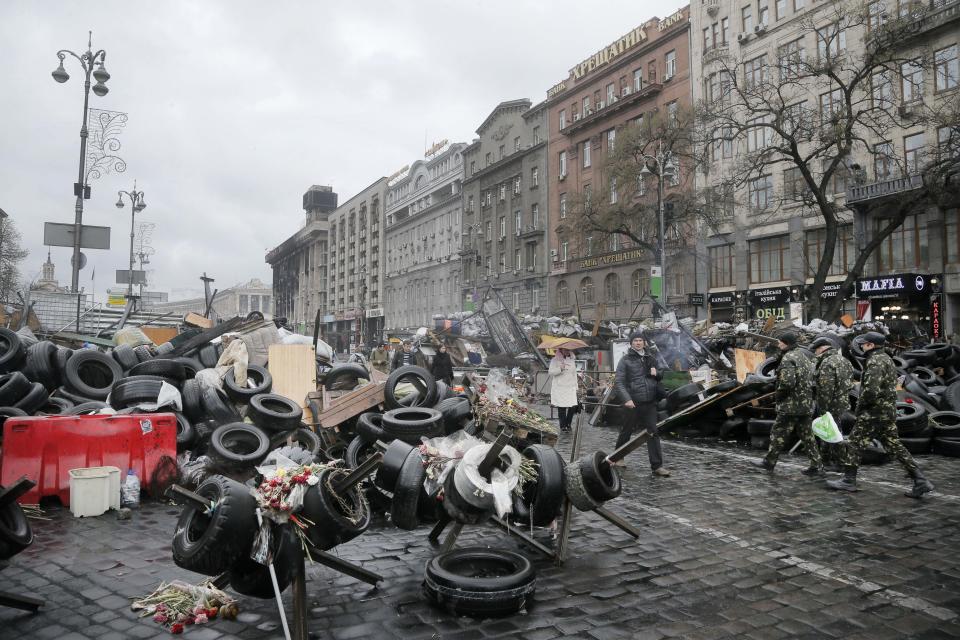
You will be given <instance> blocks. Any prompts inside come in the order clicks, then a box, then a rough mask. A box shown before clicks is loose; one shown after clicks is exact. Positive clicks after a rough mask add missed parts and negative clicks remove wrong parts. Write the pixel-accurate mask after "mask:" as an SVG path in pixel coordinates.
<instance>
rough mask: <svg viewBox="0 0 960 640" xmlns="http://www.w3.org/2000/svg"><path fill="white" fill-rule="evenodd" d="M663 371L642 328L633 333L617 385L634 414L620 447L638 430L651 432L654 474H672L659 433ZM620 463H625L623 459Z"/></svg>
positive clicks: (622, 430)
mask: <svg viewBox="0 0 960 640" xmlns="http://www.w3.org/2000/svg"><path fill="white" fill-rule="evenodd" d="M662 379H663V374H662V373H660V372H659V371H657V361H656V358H655V357H654V355H653V353H652V350H651V348H649V347H648V346H647V340H646V338H645V337H644V335H643V332H642V331H634V332H633V333H631V334H630V348H629V349H628V350H627V352H626V353H625V354H624V355H623V357H622V358H620V363H619V364H618V365H617V374H616V377H615V378H614V388H615V389H616V391H617V393H618V394H619V396H620V399H621V400H623V399H626V402H625V403H624V404H623V406H624V407H626V408H627V409H630V410H631V411H630V415H629V416H628V417H627V418H626V419H624V421H623V425H622V426H621V427H620V436H619V437H618V438H617V444H616V448H617V449H619V448H620V447H622V446H623V445H625V444H626V443H627V442H628V441H629V440H630V436H631V435H632V434H633V432H634V431H635V430H637V429H644V430H646V431H647V432H649V433H650V434H651V435H650V439H649V440H647V455H648V457H649V458H650V468H651V469H652V471H653V475H655V476H661V477H669V476H670V472H669V471H667V470H666V469H664V468H663V446H662V445H661V443H660V436H659V435H658V434H657V400H658V397H657V396H658V394H659V388H660V380H662ZM619 464H623V463H622V462H621V463H619Z"/></svg>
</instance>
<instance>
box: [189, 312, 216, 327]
mask: <svg viewBox="0 0 960 640" xmlns="http://www.w3.org/2000/svg"><path fill="white" fill-rule="evenodd" d="M183 323H184V324H189V325H192V326H194V327H200V328H201V329H212V328H213V324H214V322H213V320H212V319H211V318H204V317H203V316H202V315H200V314H199V313H194V312H193V311H191V312H190V313H188V314H187V315H186V316H184V318H183Z"/></svg>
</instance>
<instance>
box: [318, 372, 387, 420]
mask: <svg viewBox="0 0 960 640" xmlns="http://www.w3.org/2000/svg"><path fill="white" fill-rule="evenodd" d="M386 386H387V385H385V384H384V383H382V382H380V383H370V384H365V385H363V386H362V387H358V388H356V389H354V390H353V391H351V392H349V393H347V394H346V395H343V396H340V397H339V398H337V401H336V403H335V404H333V406H330V407H329V408H324V410H323V411H321V412H320V415H319V416H318V420H317V421H318V422H319V423H320V427H322V428H324V429H329V428H332V427H336V426H337V425H339V424H342V423H344V422H346V421H347V420H349V419H350V418H353V417H354V416H358V415H360V414H361V413H363V412H365V411H368V410H370V409H372V408H374V407H376V406H377V405H380V404H383V390H384V389H385V388H386Z"/></svg>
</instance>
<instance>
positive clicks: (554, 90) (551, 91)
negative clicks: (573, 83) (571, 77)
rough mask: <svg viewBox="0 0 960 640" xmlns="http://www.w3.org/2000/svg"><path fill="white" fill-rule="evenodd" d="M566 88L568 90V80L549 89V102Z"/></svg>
mask: <svg viewBox="0 0 960 640" xmlns="http://www.w3.org/2000/svg"><path fill="white" fill-rule="evenodd" d="M566 88H567V82H566V80H564V81H563V82H558V83H557V84H555V85H553V86H552V87H550V88H549V89H547V100H549V99H550V98H552V97H553V96H555V95H557V94H558V93H560V92H562V91H563V90H564V89H566Z"/></svg>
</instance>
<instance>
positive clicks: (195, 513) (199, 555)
mask: <svg viewBox="0 0 960 640" xmlns="http://www.w3.org/2000/svg"><path fill="white" fill-rule="evenodd" d="M195 493H197V494H199V495H200V496H202V497H204V498H208V499H210V500H211V502H212V504H213V505H214V506H213V508H212V510H209V511H201V510H199V509H197V508H195V507H193V506H187V507H184V509H183V511H181V512H180V518H179V519H178V520H177V528H176V533H175V534H174V536H173V561H174V563H175V564H176V565H177V566H178V567H180V568H182V569H187V570H189V571H195V572H197V573H202V574H204V575H208V576H216V575H220V574H221V573H223V572H224V571H226V570H227V569H229V568H230V565H231V564H233V563H234V562H236V561H237V559H239V558H240V557H241V556H243V555H249V554H250V547H251V545H252V544H253V536H254V534H255V533H256V531H257V515H256V508H257V501H256V499H255V498H254V497H253V495H252V494H251V493H250V489H249V488H248V487H247V486H246V485H243V484H241V483H239V482H236V481H234V480H231V479H230V478H227V477H225V476H219V475H214V476H210V477H209V478H207V479H206V480H204V481H203V482H201V483H200V486H198V487H197V489H196V491H195Z"/></svg>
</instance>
